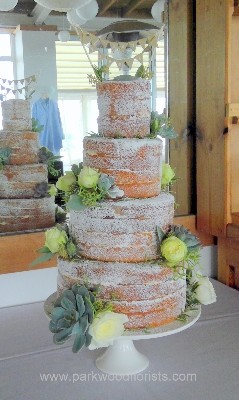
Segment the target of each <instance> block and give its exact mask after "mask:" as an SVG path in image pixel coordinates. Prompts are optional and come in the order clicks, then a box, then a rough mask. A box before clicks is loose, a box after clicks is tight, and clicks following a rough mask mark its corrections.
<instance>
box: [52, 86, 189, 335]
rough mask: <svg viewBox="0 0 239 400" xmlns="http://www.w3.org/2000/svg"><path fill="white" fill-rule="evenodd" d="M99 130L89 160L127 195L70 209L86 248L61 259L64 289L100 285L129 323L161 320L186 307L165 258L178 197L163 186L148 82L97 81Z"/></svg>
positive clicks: (87, 151) (90, 142) (87, 144)
mask: <svg viewBox="0 0 239 400" xmlns="http://www.w3.org/2000/svg"><path fill="white" fill-rule="evenodd" d="M97 92H98V107H99V118H98V126H99V134H100V135H99V136H98V137H86V138H85V139H84V160H83V162H84V165H85V166H88V167H92V168H97V169H98V170H99V171H100V172H104V173H107V174H109V175H111V176H113V177H114V178H115V183H116V184H117V185H118V187H119V188H120V189H123V190H124V193H125V198H123V199H121V200H117V201H112V200H104V201H103V202H101V203H100V204H99V205H98V206H97V207H88V208H85V209H83V210H80V211H71V212H70V222H69V233H70V236H71V237H72V238H73V239H74V241H75V243H76V244H77V246H78V248H79V253H80V255H81V256H82V258H81V259H80V260H77V261H66V260H63V259H59V260H58V270H59V277H58V290H59V291H60V292H61V291H62V290H64V289H66V288H68V287H71V286H72V285H73V284H74V283H85V282H86V283H87V284H88V285H89V286H90V287H92V286H95V285H99V296H100V297H101V298H102V299H104V300H110V301H111V303H112V305H113V308H114V311H116V312H120V313H124V314H127V316H128V318H129V321H128V322H127V323H126V324H125V326H126V328H128V329H144V328H149V327H157V326H160V325H163V324H166V323H169V322H171V321H172V320H174V319H176V318H177V316H178V315H179V314H180V313H181V312H182V310H183V309H184V307H185V298H186V282H185V279H177V280H175V279H173V272H172V269H170V268H167V267H164V266H162V265H160V262H159V260H158V258H159V242H158V237H157V226H158V227H160V228H162V229H163V230H166V229H167V227H169V225H170V224H172V223H173V215H174V197H173V196H172V195H171V194H169V193H161V194H160V170H161V159H162V154H161V153H162V142H161V140H160V139H158V138H156V139H150V138H148V137H147V136H148V135H149V133H150V115H151V112H150V82H149V81H147V80H143V79H138V80H134V81H107V82H103V83H100V84H98V86H97Z"/></svg>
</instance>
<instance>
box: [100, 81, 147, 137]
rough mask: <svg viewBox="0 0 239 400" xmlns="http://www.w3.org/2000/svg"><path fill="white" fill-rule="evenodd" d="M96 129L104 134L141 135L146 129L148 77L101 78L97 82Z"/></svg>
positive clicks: (120, 135) (144, 134)
mask: <svg viewBox="0 0 239 400" xmlns="http://www.w3.org/2000/svg"><path fill="white" fill-rule="evenodd" d="M97 94H98V108H99V117H98V129H99V133H100V134H102V135H103V136H105V137H117V138H119V137H122V138H133V137H138V138H142V137H145V136H148V135H149V133H150V117H151V103H150V81H149V80H145V79H141V78H139V79H136V80H130V81H117V80H115V81H104V82H101V83H99V84H97Z"/></svg>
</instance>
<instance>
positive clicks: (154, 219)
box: [69, 193, 174, 262]
mask: <svg viewBox="0 0 239 400" xmlns="http://www.w3.org/2000/svg"><path fill="white" fill-rule="evenodd" d="M173 210H174V197H173V196H172V195H170V194H165V193H163V194H161V195H159V196H157V197H154V198H150V199H142V200H122V201H117V202H110V201H104V202H102V203H101V204H100V206H99V207H91V208H87V209H84V210H82V211H71V213H70V223H69V230H70V234H71V235H72V236H73V238H74V239H75V241H76V243H77V245H78V246H79V248H80V252H81V254H82V255H83V256H84V257H88V258H90V259H96V260H102V261H119V262H120V261H124V262H139V261H145V260H153V259H155V258H157V257H158V238H157V233H156V226H160V227H161V228H165V227H167V226H168V225H169V224H171V223H172V222H173Z"/></svg>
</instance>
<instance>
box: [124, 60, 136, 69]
mask: <svg viewBox="0 0 239 400" xmlns="http://www.w3.org/2000/svg"><path fill="white" fill-rule="evenodd" d="M133 63H134V59H133V58H128V59H127V60H125V64H127V65H128V67H129V69H131V68H132V65H133Z"/></svg>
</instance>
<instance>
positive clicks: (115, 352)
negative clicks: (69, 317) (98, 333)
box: [95, 306, 201, 375]
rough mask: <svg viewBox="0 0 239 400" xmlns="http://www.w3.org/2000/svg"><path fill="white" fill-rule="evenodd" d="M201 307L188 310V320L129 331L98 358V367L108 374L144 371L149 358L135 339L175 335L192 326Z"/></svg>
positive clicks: (130, 373)
mask: <svg viewBox="0 0 239 400" xmlns="http://www.w3.org/2000/svg"><path fill="white" fill-rule="evenodd" d="M200 314H201V307H200V306H197V309H195V310H193V311H189V312H188V315H189V317H188V320H187V321H186V322H182V321H178V320H176V321H173V322H171V323H170V324H167V325H164V326H162V327H159V328H154V329H149V330H147V331H134V332H132V331H129V332H125V334H124V335H123V336H120V337H119V338H117V339H115V340H114V343H113V345H112V346H109V347H108V348H107V350H106V351H105V352H104V353H103V354H102V355H101V356H100V357H98V358H97V359H96V362H95V364H96V367H97V368H98V369H99V370H100V371H103V372H105V373H107V374H112V375H133V374H137V373H139V372H142V371H144V370H145V369H146V368H147V367H148V366H149V360H148V358H147V357H146V356H145V355H143V354H141V353H140V352H139V351H138V350H137V349H136V348H135V346H134V342H133V341H134V340H141V339H155V338H159V337H163V336H169V335H173V334H174V333H178V332H181V331H183V330H185V329H188V328H190V326H192V325H193V324H195V322H196V321H197V320H198V319H199V317H200Z"/></svg>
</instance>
